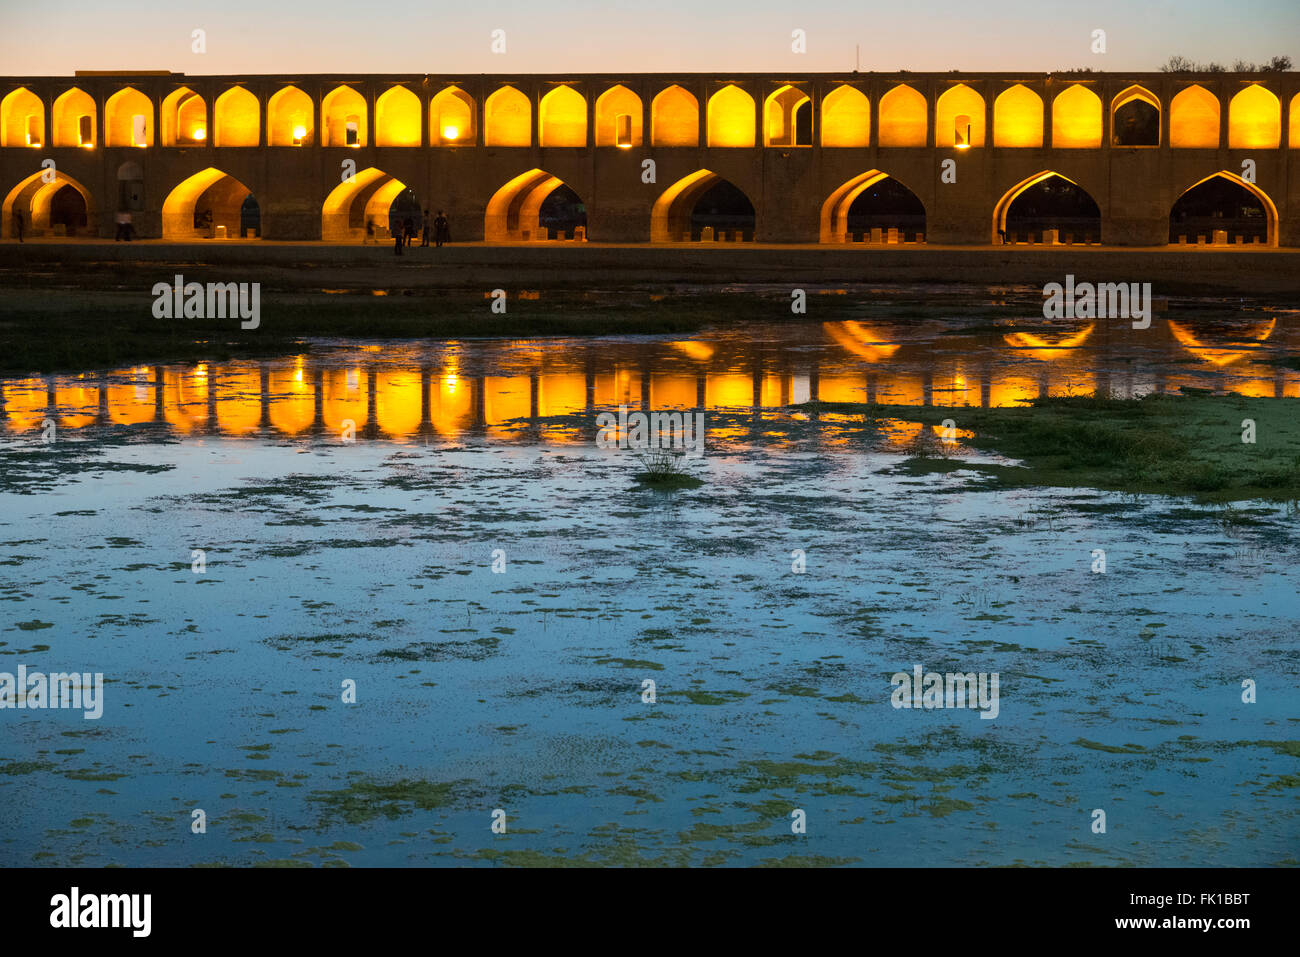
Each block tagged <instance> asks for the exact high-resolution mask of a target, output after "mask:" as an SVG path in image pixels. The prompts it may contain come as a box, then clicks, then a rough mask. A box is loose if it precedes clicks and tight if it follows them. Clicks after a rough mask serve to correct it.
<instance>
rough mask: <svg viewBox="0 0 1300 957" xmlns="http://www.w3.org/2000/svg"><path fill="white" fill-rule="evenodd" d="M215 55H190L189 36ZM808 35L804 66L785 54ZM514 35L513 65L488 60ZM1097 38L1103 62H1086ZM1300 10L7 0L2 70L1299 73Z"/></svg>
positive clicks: (1133, 4) (625, 1)
mask: <svg viewBox="0 0 1300 957" xmlns="http://www.w3.org/2000/svg"><path fill="white" fill-rule="evenodd" d="M196 28H202V29H203V30H205V31H206V32H207V52H206V53H205V54H202V55H197V54H194V53H192V52H191V50H190V45H191V39H190V35H191V32H192V31H193V30H194V29H196ZM796 28H799V29H802V30H805V31H806V33H807V38H808V39H807V46H808V50H807V53H806V54H804V55H796V54H794V53H792V52H791V49H790V34H791V31H792V30H794V29H796ZM494 29H502V30H505V31H506V38H507V52H506V53H505V54H504V55H501V54H493V53H492V52H491V51H490V50H489V41H490V36H489V35H490V33H491V31H492V30H494ZM1095 29H1103V30H1105V31H1106V35H1107V53H1106V54H1105V55H1096V54H1093V53H1092V52H1091V51H1090V44H1091V34H1092V31H1093V30H1095ZM1297 38H1300V0H1237V2H1234V3H1227V2H1224V0H1091V2H1087V3H1078V4H1065V3H1059V2H1043V0H979V2H974V0H908V2H906V3H890V4H886V3H878V2H865V0H807V2H803V3H797V4H792V3H790V2H789V0H779V2H778V0H710V2H707V3H702V2H700V0H547V2H528V3H523V2H511V3H505V2H499V0H498V2H492V0H480V2H476V3H448V2H430V0H388V2H384V3H363V2H359V0H312V2H306V0H279V2H267V0H222V2H214V0H207V2H192V0H114V2H111V3H106V2H104V0H41V2H37V3H32V2H18V0H0V73H4V74H9V75H26V74H32V75H64V74H71V73H72V72H73V71H75V70H78V69H82V70H91V69H94V70H108V69H121V70H164V69H165V70H173V71H175V72H184V73H289V72H310V73H325V72H330V73H339V72H348V71H356V72H358V73H388V72H392V73H557V72H565V71H573V72H609V71H627V72H653V71H690V72H717V71H737V72H739V71H771V70H781V69H786V68H789V69H791V70H797V71H800V72H814V71H832V70H835V71H837V70H851V69H853V65H854V45H855V44H860V45H861V68H862V69H863V70H864V71H866V70H897V69H910V70H917V71H931V70H950V69H961V70H972V71H978V70H1033V71H1050V70H1063V69H1070V68H1075V67H1092V68H1093V69H1100V70H1129V71H1133V70H1154V69H1156V68H1158V67H1159V65H1160V64H1161V63H1163V62H1164V61H1165V60H1166V59H1167V58H1168V57H1169V56H1170V55H1172V54H1183V55H1185V56H1188V57H1190V58H1192V59H1194V60H1218V61H1220V62H1222V63H1224V64H1225V65H1231V63H1232V61H1233V60H1234V59H1237V58H1242V59H1247V60H1266V59H1268V58H1269V57H1271V56H1274V55H1277V54H1289V55H1291V56H1292V58H1293V59H1296V60H1297V61H1298V62H1300V42H1298V41H1297Z"/></svg>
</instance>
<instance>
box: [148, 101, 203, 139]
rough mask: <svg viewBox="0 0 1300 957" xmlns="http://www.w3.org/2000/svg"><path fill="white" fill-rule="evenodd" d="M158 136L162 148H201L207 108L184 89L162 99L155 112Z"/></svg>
mask: <svg viewBox="0 0 1300 957" xmlns="http://www.w3.org/2000/svg"><path fill="white" fill-rule="evenodd" d="M158 134H159V136H160V137H161V138H162V145H163V146H201V145H202V144H203V143H205V142H206V141H207V138H208V105H207V103H206V102H204V100H203V97H201V96H199V94H197V93H195V92H194V91H193V90H191V89H190V88H189V87H188V86H182V87H177V88H176V89H175V90H172V92H170V93H168V94H167V95H166V96H165V97H163V101H162V105H161V106H160V107H159V109H158Z"/></svg>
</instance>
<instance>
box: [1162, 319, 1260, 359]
mask: <svg viewBox="0 0 1300 957" xmlns="http://www.w3.org/2000/svg"><path fill="white" fill-rule="evenodd" d="M1166 321H1167V322H1168V323H1169V331H1170V332H1171V333H1173V336H1174V339H1175V340H1176V341H1177V342H1178V344H1179V345H1180V346H1182V347H1183V348H1184V349H1186V350H1187V351H1188V352H1189V353H1191V354H1192V355H1193V356H1195V357H1196V358H1198V359H1200V360H1201V361H1202V362H1208V363H1210V364H1211V365H1214V366H1226V365H1230V364H1231V363H1233V362H1237V361H1239V360H1241V359H1244V358H1246V357H1247V356H1250V355H1253V350H1251V349H1242V348H1236V349H1227V348H1223V347H1221V346H1215V345H1213V344H1207V343H1205V342H1202V341H1201V339H1200V338H1199V337H1198V336H1197V335H1196V334H1195V333H1194V332H1192V330H1191V329H1189V328H1187V326H1185V325H1183V324H1182V323H1180V322H1176V321H1174V320H1173V319H1169V320H1166ZM1276 326H1277V320H1276V319H1270V320H1269V321H1268V322H1266V323H1263V324H1262V325H1259V326H1256V327H1255V330H1254V331H1253V332H1252V333H1247V334H1244V335H1241V336H1237V337H1235V338H1238V339H1253V340H1255V341H1256V342H1263V341H1264V340H1265V339H1267V338H1268V337H1269V336H1271V335H1272V334H1273V329H1274V328H1275V327H1276Z"/></svg>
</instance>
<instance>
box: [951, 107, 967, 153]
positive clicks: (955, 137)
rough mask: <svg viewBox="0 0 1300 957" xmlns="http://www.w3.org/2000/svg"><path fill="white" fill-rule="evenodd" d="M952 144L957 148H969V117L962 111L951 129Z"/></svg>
mask: <svg viewBox="0 0 1300 957" xmlns="http://www.w3.org/2000/svg"><path fill="white" fill-rule="evenodd" d="M952 145H953V146H955V147H956V148H957V149H959V150H968V149H970V117H969V116H967V115H966V114H964V113H963V114H962V115H961V116H958V117H957V119H956V125H955V126H954V127H953V131H952Z"/></svg>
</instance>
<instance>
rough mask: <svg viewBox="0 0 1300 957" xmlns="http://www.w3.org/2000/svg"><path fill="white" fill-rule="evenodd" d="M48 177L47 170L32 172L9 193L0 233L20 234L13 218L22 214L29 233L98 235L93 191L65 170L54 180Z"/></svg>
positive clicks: (0, 218)
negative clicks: (95, 228) (91, 193)
mask: <svg viewBox="0 0 1300 957" xmlns="http://www.w3.org/2000/svg"><path fill="white" fill-rule="evenodd" d="M45 176H46V171H45V170H40V171H38V172H35V173H32V174H31V175H30V176H28V177H27V178H26V179H24V180H22V181H21V182H20V183H19V184H18V185H17V186H15V187H14V188H13V189H11V190H10V191H9V193H8V195H7V196H5V200H4V205H3V207H0V234H2V235H4V236H6V237H8V238H10V239H12V238H14V237H15V236H16V235H17V234H16V232H15V230H14V218H13V217H14V213H20V214H21V215H22V217H23V233H24V235H27V236H39V235H45V234H50V235H54V236H78V235H80V236H92V235H94V228H93V224H94V222H95V218H94V213H95V207H94V203H93V201H92V200H91V196H90V191H89V190H87V189H86V187H85V186H83V185H82V184H81V183H79V182H77V181H76V180H75V179H73V178H72V177H71V176H68V175H67V174H66V173H64V172H62V171H61V170H60V171H57V172H55V173H54V180H53V181H52V182H49V183H47V182H45ZM67 190H70V191H71V193H67V192H65V191H67Z"/></svg>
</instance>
